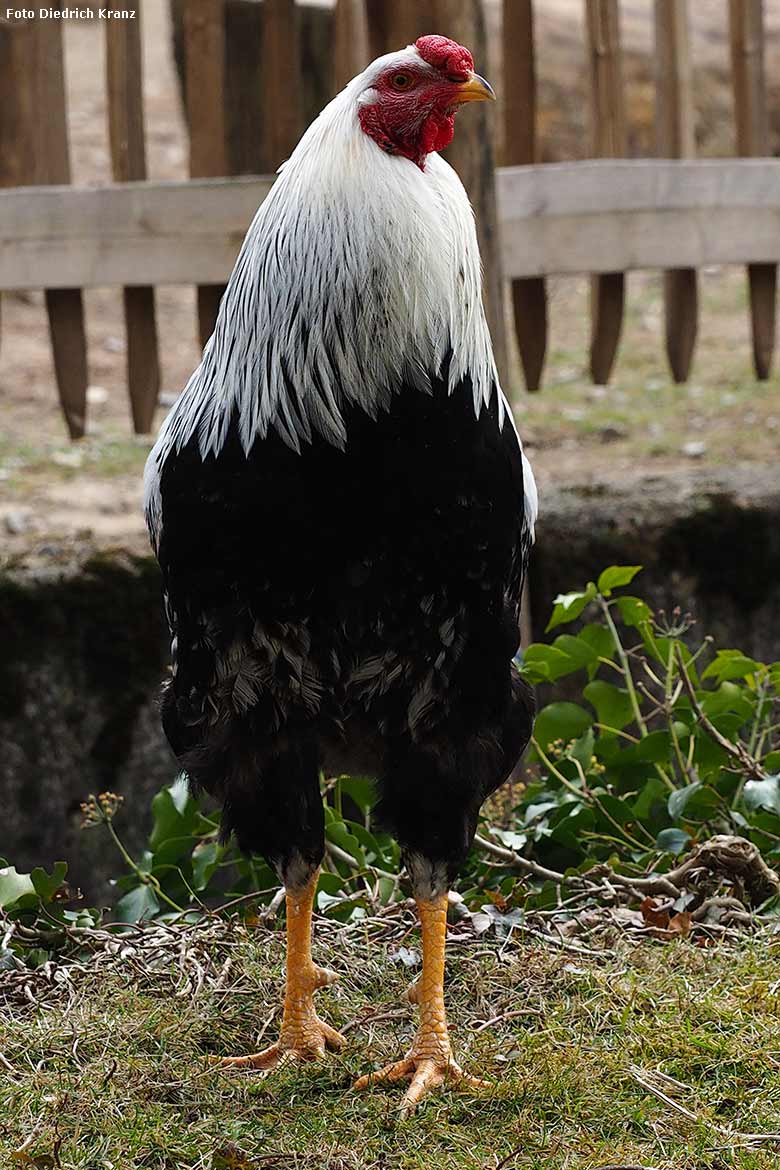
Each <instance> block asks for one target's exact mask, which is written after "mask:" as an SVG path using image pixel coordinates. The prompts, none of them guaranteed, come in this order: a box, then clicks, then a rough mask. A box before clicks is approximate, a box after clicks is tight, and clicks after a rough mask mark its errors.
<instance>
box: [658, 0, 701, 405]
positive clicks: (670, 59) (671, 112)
mask: <svg viewBox="0 0 780 1170" xmlns="http://www.w3.org/2000/svg"><path fill="white" fill-rule="evenodd" d="M655 58H656V138H657V142H658V154H659V155H660V156H661V157H662V158H693V157H694V156H695V154H696V142H695V136H694V110H693V78H692V71H691V52H690V42H689V37H688V8H687V0H655ZM698 312H699V296H698V284H697V276H696V270H695V269H694V268H672V269H669V270H668V271H666V272H664V315H665V321H666V354H667V357H668V359H669V365H670V367H671V370H672V377H673V378H674V380H675V382H687V380H688V375H689V373H690V369H691V361H692V359H693V351H694V347H695V345H696V332H697V328H698Z"/></svg>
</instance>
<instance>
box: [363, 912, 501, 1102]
mask: <svg viewBox="0 0 780 1170" xmlns="http://www.w3.org/2000/svg"><path fill="white" fill-rule="evenodd" d="M416 901H417V910H418V913H419V915H420V925H421V927H422V951H423V962H422V972H421V974H420V977H419V979H418V980H417V981H416V983H414V984H413V985H412V988H411V990H410V992H409V998H410V999H411V1000H412V1002H413V1003H416V1004H417V1005H418V1007H419V1011H420V1020H419V1025H418V1028H417V1035H416V1036H415V1039H414V1043H413V1044H412V1047H411V1048H410V1049H409V1052H408V1053H407V1054H406V1056H405V1058H404V1059H403V1060H398V1061H395V1062H394V1063H393V1064H388V1065H386V1066H385V1067H384V1068H383V1069H380V1070H379V1071H378V1072H375V1073H368V1074H367V1075H366V1076H363V1077H360V1079H359V1080H357V1081H356V1082H355V1085H354V1088H356V1089H365V1088H368V1086H369V1085H373V1084H375V1083H376V1082H378V1081H400V1080H402V1079H404V1078H405V1077H410V1078H411V1084H410V1085H409V1088H408V1089H407V1090H406V1093H405V1094H404V1098H403V1101H402V1102H401V1113H402V1114H403V1115H407V1114H409V1113H411V1112H413V1111H414V1109H415V1107H416V1106H417V1103H418V1101H420V1100H421V1099H422V1097H424V1096H425V1094H426V1093H428V1092H430V1090H431V1089H435V1088H436V1087H437V1086H438V1085H441V1084H442V1083H443V1081H444V1080H446V1079H449V1080H452V1081H454V1082H456V1083H460V1084H464V1085H468V1086H469V1087H470V1088H482V1087H484V1086H485V1085H486V1084H487V1082H486V1081H481V1080H479V1079H478V1078H477V1077H472V1076H469V1074H468V1073H465V1072H464V1071H463V1069H462V1068H461V1067H460V1065H458V1064H456V1062H455V1061H454V1060H453V1057H452V1048H451V1046H450V1038H449V1034H448V1032H447V1017H446V1013H445V1009H444V948H445V941H446V936H447V895H446V893H444V894H440V895H438V896H437V897H435V898H433V899H431V900H430V901H427V900H424V899H422V898H417V899H416Z"/></svg>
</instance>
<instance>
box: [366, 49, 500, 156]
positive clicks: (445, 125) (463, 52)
mask: <svg viewBox="0 0 780 1170" xmlns="http://www.w3.org/2000/svg"><path fill="white" fill-rule="evenodd" d="M362 76H363V79H364V81H365V88H364V89H363V90H362V92H361V93H360V95H359V97H358V116H359V118H360V125H361V127H362V129H363V131H364V133H366V134H367V135H368V136H369V137H370V138H372V139H373V140H374V142H376V144H377V145H378V146H379V147H380V148H381V149H382V150H384V151H386V152H387V153H388V154H397V155H401V156H402V157H404V158H408V159H411V160H412V162H414V163H416V165H417V166H419V167H421V168H423V167H424V166H425V159H426V157H427V156H428V155H429V154H430V153H431V152H432V151H435V150H443V149H444V147H445V146H449V144H450V142H452V136H453V133H454V128H455V125H454V124H455V112H456V110H457V108H458V106H461V105H463V103H464V102H479V101H494V100H495V94H494V93H493V90H492V89H491V87H490V86H489V85H488V83H487V82H486V81H485V79H484V78H483V77H480V76H479V74H477V73H475V72H474V61H473V59H472V56H471V53H470V52H469V51H468V49H466V48H464V47H463V45H459V44H457V42H456V41H451V40H449V39H448V38H447V37H442V36H425V37H420V38H419V40H417V41H415V43H414V44H413V45H410V46H409V47H408V48H406V49H403V50H402V51H401V52H400V53H389V54H388V55H387V56H386V57H380V58H379V59H378V60H377V61H374V63H373V65H370V66H369V68H368V69H367V70H366V72H365V73H364V74H363V75H362Z"/></svg>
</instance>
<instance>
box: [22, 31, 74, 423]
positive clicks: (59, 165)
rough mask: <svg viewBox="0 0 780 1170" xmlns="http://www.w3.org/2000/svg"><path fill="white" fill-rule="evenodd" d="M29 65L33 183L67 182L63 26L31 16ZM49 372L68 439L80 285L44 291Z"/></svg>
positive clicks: (68, 161)
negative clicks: (32, 90) (51, 365)
mask: <svg viewBox="0 0 780 1170" xmlns="http://www.w3.org/2000/svg"><path fill="white" fill-rule="evenodd" d="M31 24H32V28H33V32H34V35H33V37H32V38H31V43H32V44H33V45H34V65H33V67H32V68H31V69H30V73H29V75H28V80H27V84H33V85H35V87H36V99H35V100H36V108H35V122H36V134H35V138H36V142H37V148H36V155H35V158H36V169H35V176H34V182H36V183H40V184H48V183H70V153H69V150H68V127H67V121H66V96H65V66H64V61H63V49H62V25H61V23H60V22H59V21H56V20H33V21H32V22H31ZM45 299H46V311H47V313H48V317H49V333H50V335H51V345H52V352H53V355H54V372H55V375H56V378H57V390H58V393H59V398H60V405H61V407H62V413H63V415H64V416H65V423H66V425H67V427H68V433H69V434H70V437H71V438H72V439H80V438H81V437H82V436H83V435H84V432H85V430H86V425H87V339H86V332H85V329H84V302H83V298H82V295H81V289H78V288H58V289H46V294H45Z"/></svg>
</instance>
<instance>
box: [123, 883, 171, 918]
mask: <svg viewBox="0 0 780 1170" xmlns="http://www.w3.org/2000/svg"><path fill="white" fill-rule="evenodd" d="M159 913H160V903H159V901H158V900H157V895H156V894H155V892H154V890H153V889H152V888H151V886H146V885H140V886H136V887H135V888H134V889H132V890H130V891H129V893H127V894H125V895H124V897H123V898H120V899H119V901H118V902H117V904H116V906H115V907H114V917H115V918H116V919H117V920H118V921H119V922H143V921H146V920H147V919H149V918H154V917H156V915H158V914H159Z"/></svg>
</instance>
